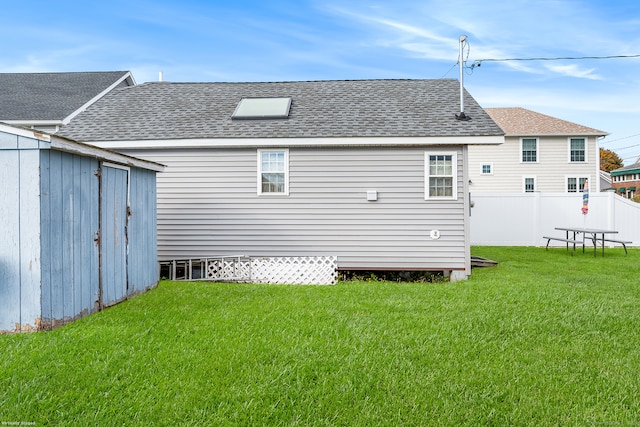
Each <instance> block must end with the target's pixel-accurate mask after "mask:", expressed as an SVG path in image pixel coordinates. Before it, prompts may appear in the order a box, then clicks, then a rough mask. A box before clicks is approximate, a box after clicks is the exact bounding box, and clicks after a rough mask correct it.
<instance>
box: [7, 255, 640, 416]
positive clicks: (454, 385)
mask: <svg viewBox="0 0 640 427" xmlns="http://www.w3.org/2000/svg"><path fill="white" fill-rule="evenodd" d="M472 253H473V254H474V255H478V256H482V257H486V258H490V259H493V260H496V261H499V266H498V267H495V268H484V269H475V270H474V272H473V275H472V278H471V279H470V280H467V281H463V282H458V283H392V282H346V283H339V284H338V285H336V286H328V287H323V286H271V285H248V284H223V283H177V282H162V283H160V285H159V286H158V288H157V289H154V290H152V291H150V292H147V293H146V294H144V295H141V296H138V297H136V298H134V299H132V300H130V301H127V302H125V303H122V304H120V305H118V306H115V307H112V308H109V309H107V310H105V311H104V312H101V313H98V314H96V315H92V316H89V317H87V318H84V319H82V320H80V321H77V322H74V323H72V324H70V325H67V326H65V327H63V328H60V329H57V330H55V331H51V332H42V333H34V334H21V335H2V336H0V354H1V357H0V425H10V424H14V423H22V424H23V425H26V424H27V423H35V425H38V426H44V425H79V426H88V425H101V426H102V425H114V426H116V425H118V426H119V425H144V426H147V425H168V426H173V425H185V426H194V425H201V426H213V425H215V426H225V425H242V426H260V425H287V426H289V425H293V426H333V425H335V426H378V425H382V426H400V425H405V426H414V425H450V426H484V425H495V426H508V425H512V426H513V425H516V426H518V425H531V426H554V425H558V426H593V425H595V426H597V425H616V426H625V425H628V426H631V425H640V397H639V396H640V284H639V282H640V280H638V277H639V276H640V271H638V263H639V261H640V249H630V252H629V255H628V256H625V254H624V251H623V250H622V249H607V251H606V256H605V257H604V258H603V257H601V256H598V257H597V258H594V257H593V254H592V253H587V254H582V253H581V252H577V253H576V255H575V256H571V255H570V254H569V253H567V252H566V250H564V249H550V250H548V251H545V250H544V249H541V248H495V247H475V248H473V250H472ZM14 425H15V424H14ZM31 425H33V424H31Z"/></svg>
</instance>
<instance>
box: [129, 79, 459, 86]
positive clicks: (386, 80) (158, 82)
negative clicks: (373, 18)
mask: <svg viewBox="0 0 640 427" xmlns="http://www.w3.org/2000/svg"><path fill="white" fill-rule="evenodd" d="M422 81H424V82H428V81H456V82H457V80H456V79H452V78H442V79H336V80H330V79H324V80H323V79H321V80H281V81H238V82H223V81H219V82H186V81H169V80H163V81H150V82H144V83H139V84H138V86H140V85H145V84H163V83H168V84H194V85H200V84H202V85H206V84H228V85H236V84H278V83H332V82H344V83H353V82H422Z"/></svg>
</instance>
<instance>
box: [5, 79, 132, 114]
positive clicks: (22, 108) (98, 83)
mask: <svg viewBox="0 0 640 427" xmlns="http://www.w3.org/2000/svg"><path fill="white" fill-rule="evenodd" d="M126 74H128V71H104V72H77V73H76V72H74V73H0V121H1V120H7V121H12V120H24V121H40V120H59V121H61V120H63V119H64V118H66V117H67V116H69V115H70V114H72V113H73V112H74V111H76V110H77V109H78V108H80V107H82V106H83V105H84V104H86V103H87V102H88V101H90V100H91V99H93V98H94V97H95V96H97V95H99V94H100V93H102V92H103V91H104V90H105V89H107V88H108V87H109V86H111V85H112V84H114V83H115V82H116V81H118V80H119V79H121V78H122V77H124V76H125V75H126Z"/></svg>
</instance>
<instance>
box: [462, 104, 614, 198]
mask: <svg viewBox="0 0 640 427" xmlns="http://www.w3.org/2000/svg"><path fill="white" fill-rule="evenodd" d="M485 111H486V112H487V113H488V114H489V115H490V116H491V118H492V119H493V120H494V121H495V122H496V123H497V124H498V125H499V126H500V127H501V128H502V130H503V131H504V133H505V143H504V144H502V145H494V146H470V147H469V178H470V179H471V185H470V191H471V192H472V193H487V192H492V193H496V192H499V193H503V192H565V193H567V192H568V193H572V192H579V191H582V189H583V188H584V183H585V181H586V180H587V179H589V183H590V185H591V187H590V189H591V191H600V188H599V187H600V185H601V184H600V178H601V174H600V153H599V151H600V150H599V145H598V138H600V137H602V136H605V135H607V133H606V132H603V131H601V130H597V129H593V128H590V127H587V126H582V125H579V124H576V123H572V122H568V121H565V120H561V119H558V118H555V117H551V116H547V115H545V114H540V113H537V112H535V111H531V110H527V109H525V108H485Z"/></svg>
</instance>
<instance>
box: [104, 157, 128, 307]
mask: <svg viewBox="0 0 640 427" xmlns="http://www.w3.org/2000/svg"><path fill="white" fill-rule="evenodd" d="M101 168H102V171H101V180H100V182H101V185H100V252H101V254H100V276H101V277H100V279H101V280H100V294H101V303H102V305H103V306H109V305H113V304H115V303H117V302H119V301H122V300H123V299H125V298H126V296H127V253H128V248H127V246H128V244H127V221H128V218H127V206H128V201H129V169H128V168H126V167H123V166H119V165H112V164H109V163H102V165H101Z"/></svg>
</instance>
